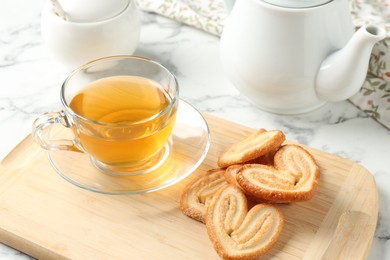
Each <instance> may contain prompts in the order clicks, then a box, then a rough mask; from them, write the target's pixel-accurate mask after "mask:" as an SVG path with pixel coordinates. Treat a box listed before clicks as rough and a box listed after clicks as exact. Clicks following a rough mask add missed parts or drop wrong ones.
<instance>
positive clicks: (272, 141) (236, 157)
mask: <svg viewBox="0 0 390 260" xmlns="http://www.w3.org/2000/svg"><path fill="white" fill-rule="evenodd" d="M285 139H286V137H285V135H284V134H283V132H282V131H280V130H271V131H266V130H265V129H260V130H258V131H257V132H256V133H254V134H252V135H250V136H249V137H247V138H246V139H244V140H242V141H240V142H238V143H236V144H234V145H233V146H232V147H230V148H229V149H227V150H225V151H224V152H223V153H222V154H221V155H220V156H219V158H218V166H219V167H222V168H223V167H228V166H230V165H233V164H241V163H246V162H248V161H250V160H253V159H256V158H259V157H261V156H263V155H265V154H267V153H269V152H272V151H274V150H276V149H277V148H278V147H280V145H281V144H282V143H283V142H284V141H285Z"/></svg>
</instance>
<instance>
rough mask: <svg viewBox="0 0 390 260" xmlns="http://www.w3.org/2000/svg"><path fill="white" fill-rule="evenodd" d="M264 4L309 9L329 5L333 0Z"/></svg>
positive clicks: (268, 0)
mask: <svg viewBox="0 0 390 260" xmlns="http://www.w3.org/2000/svg"><path fill="white" fill-rule="evenodd" d="M263 1H264V2H266V3H268V4H271V5H276V6H280V7H286V8H309V7H315V6H319V5H323V4H326V3H329V2H331V1H333V0H263Z"/></svg>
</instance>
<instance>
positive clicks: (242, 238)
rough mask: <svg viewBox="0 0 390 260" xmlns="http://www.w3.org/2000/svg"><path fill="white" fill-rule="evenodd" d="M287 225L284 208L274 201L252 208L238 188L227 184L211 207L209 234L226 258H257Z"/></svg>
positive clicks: (272, 243) (219, 191)
mask: <svg viewBox="0 0 390 260" xmlns="http://www.w3.org/2000/svg"><path fill="white" fill-rule="evenodd" d="M283 224H284V219H283V215H282V213H281V211H280V210H279V209H278V208H277V207H275V206H273V205H271V204H257V205H256V206H254V207H253V208H251V209H250V210H249V211H248V206H247V200H246V198H245V195H244V193H243V192H242V190H240V189H239V188H238V187H235V186H233V185H226V186H224V187H223V188H221V189H219V190H218V192H217V193H216V194H215V195H214V197H213V199H212V201H211V203H210V204H209V206H208V208H207V215H206V227H207V233H208V235H209V238H210V240H211V242H212V243H213V246H214V248H215V250H216V251H217V253H218V254H219V255H220V256H221V257H222V258H224V259H253V258H255V257H258V256H260V255H263V254H265V253H266V252H267V251H268V250H270V249H271V248H272V246H273V245H274V244H275V243H276V241H277V239H278V237H279V235H280V233H281V231H282V228H283Z"/></svg>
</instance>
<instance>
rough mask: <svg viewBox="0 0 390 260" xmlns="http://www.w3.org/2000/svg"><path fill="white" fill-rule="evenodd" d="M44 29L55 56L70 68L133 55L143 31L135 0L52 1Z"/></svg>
mask: <svg viewBox="0 0 390 260" xmlns="http://www.w3.org/2000/svg"><path fill="white" fill-rule="evenodd" d="M41 31H42V36H43V38H44V41H45V43H46V45H47V47H48V49H49V50H50V51H51V52H52V53H53V55H54V57H55V58H56V59H57V60H59V61H60V62H61V63H62V64H64V65H65V66H66V67H68V68H70V69H74V68H76V67H78V66H80V65H82V64H85V63H86V62H88V61H91V60H95V59H97V58H101V57H105V56H113V55H131V54H133V52H134V51H135V49H136V47H137V45H138V41H139V34H140V14H139V11H138V10H137V8H136V6H135V3H134V1H133V0H115V1H112V0H50V1H49V0H48V1H47V2H46V4H45V5H44V7H43V10H42V16H41Z"/></svg>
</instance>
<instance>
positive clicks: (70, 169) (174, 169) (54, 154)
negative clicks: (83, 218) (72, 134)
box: [47, 100, 210, 194]
mask: <svg viewBox="0 0 390 260" xmlns="http://www.w3.org/2000/svg"><path fill="white" fill-rule="evenodd" d="M169 147H170V148H169V149H170V152H169V155H168V158H166V159H165V160H164V162H163V163H162V164H161V165H159V166H158V167H156V168H155V169H153V170H151V171H149V172H147V173H145V174H140V175H134V176H123V175H113V174H109V173H107V172H105V171H103V170H100V169H99V168H97V167H95V166H94V165H93V163H92V162H91V159H90V157H89V156H88V155H87V154H84V153H81V152H76V151H48V152H47V153H48V159H49V162H50V163H51V165H52V166H53V168H54V169H55V171H56V172H57V173H58V174H59V175H60V176H61V177H63V178H64V179H65V180H67V181H68V182H70V183H72V184H73V185H76V186H78V187H80V188H83V189H86V190H90V191H94V192H99V193H105V194H140V193H146V192H152V191H156V190H160V189H163V188H166V187H168V186H171V185H173V184H175V183H177V182H179V181H180V180H182V179H184V178H185V177H187V176H188V175H190V174H191V173H192V172H193V171H194V170H195V169H196V168H197V167H198V166H199V165H200V164H201V163H202V162H203V160H204V158H205V157H206V154H207V152H208V150H209V147H210V131H209V128H208V125H207V123H206V121H205V119H204V118H203V116H202V115H201V114H200V113H199V112H198V111H197V110H196V109H195V108H194V107H193V106H191V105H190V104H189V103H187V102H185V101H183V100H180V103H179V108H178V113H177V118H176V123H175V127H174V129H173V132H172V135H171V139H170V144H169Z"/></svg>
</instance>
